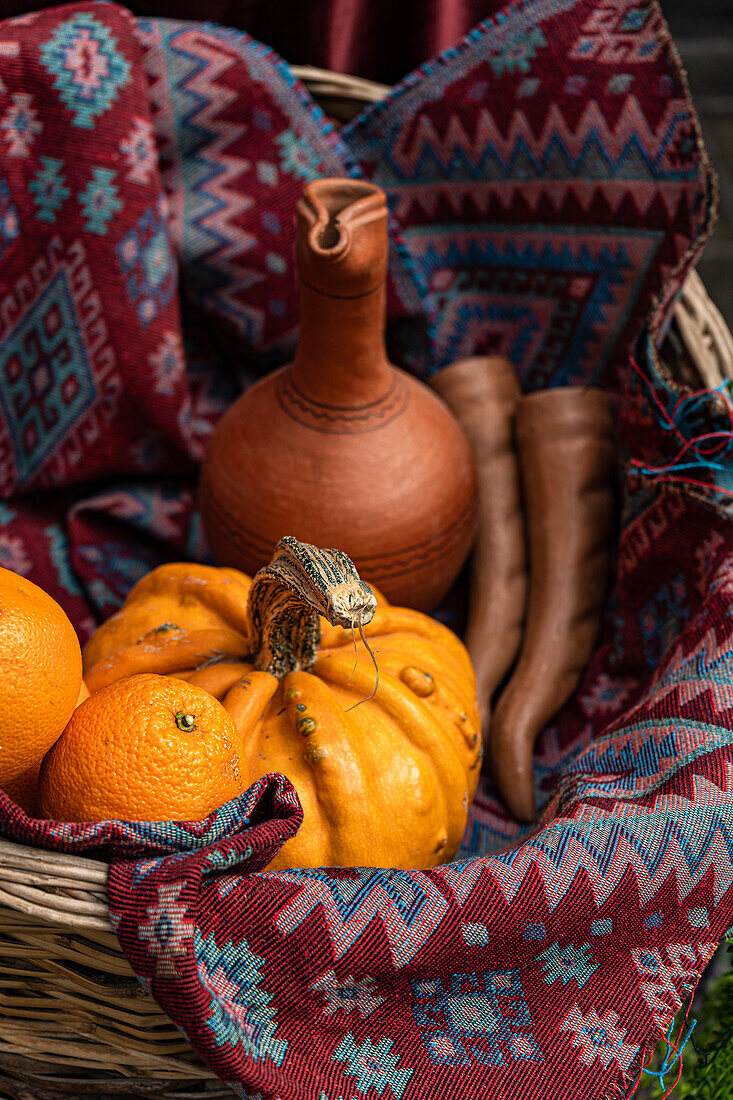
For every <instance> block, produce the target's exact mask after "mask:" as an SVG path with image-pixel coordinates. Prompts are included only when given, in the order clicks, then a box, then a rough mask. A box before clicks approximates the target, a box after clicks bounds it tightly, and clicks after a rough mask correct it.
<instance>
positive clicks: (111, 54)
mask: <svg viewBox="0 0 733 1100" xmlns="http://www.w3.org/2000/svg"><path fill="white" fill-rule="evenodd" d="M41 63H42V64H43V65H44V66H45V68H46V69H48V71H49V72H50V73H51V74H52V76H53V78H54V81H53V83H54V87H55V88H56V91H57V92H58V94H59V98H60V99H61V102H62V103H63V104H64V106H65V107H66V108H67V109H68V110H69V111H71V113H72V115H73V116H74V117H73V119H72V124H73V125H74V126H80V127H82V128H84V129H86V130H92V129H93V128H94V126H95V124H96V120H97V118H98V117H99V116H100V115H103V114H104V113H105V111H108V110H109V108H110V107H111V106H112V104H113V103H114V101H115V99H117V97H118V95H119V93H120V89H121V88H123V87H124V86H125V84H127V83H128V81H129V79H130V63H129V61H128V60H127V58H125V57H123V55H122V54H121V53H120V51H119V49H118V48H117V39H116V38H115V37H114V35H113V34H112V32H111V31H110V29H109V27H107V26H106V24H104V23H102V22H101V21H100V20H99V19H97V18H95V16H93V15H92V14H91V13H90V12H85V11H83V12H78V13H77V14H76V15H75V16H73V18H71V19H67V20H66V22H64V23H61V24H60V25H59V26H58V27H57V28H56V30H55V31H54V32H53V34H52V35H51V37H50V38H49V39H48V41H47V42H44V43H43V45H42V46H41Z"/></svg>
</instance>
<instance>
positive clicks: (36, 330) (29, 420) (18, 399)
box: [0, 271, 96, 480]
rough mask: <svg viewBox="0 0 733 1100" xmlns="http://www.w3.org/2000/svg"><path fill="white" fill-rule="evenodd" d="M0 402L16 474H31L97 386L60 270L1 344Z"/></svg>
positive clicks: (84, 407) (88, 403)
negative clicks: (0, 383)
mask: <svg viewBox="0 0 733 1100" xmlns="http://www.w3.org/2000/svg"><path fill="white" fill-rule="evenodd" d="M0 378H1V379H2V382H3V384H2V386H0V406H1V407H2V411H3V414H4V416H5V422H6V425H7V430H8V433H9V435H10V438H11V440H12V444H13V458H14V463H15V468H16V470H17V473H18V476H19V478H21V479H22V480H25V479H27V478H30V477H32V476H33V474H35V473H36V472H37V471H38V470H39V469H40V467H41V466H42V465H43V463H44V462H45V460H46V459H47V458H48V456H49V455H50V454H51V453H52V452H53V450H54V449H55V448H56V446H57V445H58V444H59V443H60V442H61V441H62V440H63V439H64V437H65V436H66V435H67V434H68V433H69V432H70V431H71V430H72V428H73V425H74V424H75V423H76V421H77V420H78V419H79V418H80V417H81V416H83V414H84V413H85V412H86V411H87V409H88V408H89V407H90V406H91V405H92V404H93V403H94V400H95V398H96V391H95V386H94V376H93V374H92V369H91V366H90V364H89V359H88V357H87V352H86V349H85V347H84V340H83V337H82V325H81V321H80V319H79V318H78V317H77V314H76V310H75V308H74V301H73V298H72V293H71V289H70V287H69V284H68V281H67V276H66V274H65V273H64V272H62V271H60V272H59V273H58V274H57V275H56V276H55V277H54V278H53V279H52V280H51V282H50V283H49V285H48V286H47V287H46V289H45V290H43V291H42V292H41V293H40V294H39V295H38V297H37V298H36V299H35V301H33V302H32V303H31V305H30V306H29V308H28V309H27V310H26V312H25V314H24V315H23V316H22V317H21V318H20V320H19V321H18V323H17V325H16V326H15V328H14V329H13V330H12V331H11V332H10V333H8V335H7V337H6V338H5V340H4V341H3V344H2V348H0Z"/></svg>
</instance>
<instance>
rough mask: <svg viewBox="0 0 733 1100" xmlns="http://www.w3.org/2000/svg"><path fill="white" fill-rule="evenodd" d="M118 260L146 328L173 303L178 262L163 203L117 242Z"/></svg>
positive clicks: (126, 284)
mask: <svg viewBox="0 0 733 1100" xmlns="http://www.w3.org/2000/svg"><path fill="white" fill-rule="evenodd" d="M117 260H118V263H119V265H120V270H121V271H122V274H123V275H124V277H125V286H126V288H127V294H128V297H129V299H130V301H131V302H132V303H133V305H134V306H135V308H136V310H137V314H138V317H139V318H140V322H141V323H142V325H143V326H144V327H147V325H149V324H150V322H151V321H154V320H155V318H156V317H157V316H158V315H159V314H160V313H161V311H162V310H163V309H165V307H166V306H167V305H168V303H169V302H170V300H171V298H172V296H173V291H174V289H175V285H176V265H175V260H174V257H173V251H172V249H171V245H170V236H169V232H168V225H167V222H166V220H165V209H164V204H163V203H162V202H158V203H157V204H156V206H154V207H151V208H150V209H149V210H146V211H145V213H144V214H143V215H142V217H141V218H140V220H139V221H138V223H137V225H136V226H134V228H132V229H131V230H130V231H129V232H128V233H126V234H125V236H124V237H123V238H122V240H121V241H120V243H119V244H118V245H117Z"/></svg>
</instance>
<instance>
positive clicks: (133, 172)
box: [120, 118, 158, 184]
mask: <svg viewBox="0 0 733 1100" xmlns="http://www.w3.org/2000/svg"><path fill="white" fill-rule="evenodd" d="M120 152H121V153H122V156H123V158H124V160H125V163H126V165H127V173H126V175H127V179H128V180H131V181H132V182H133V183H143V184H146V183H150V180H151V179H152V177H153V175H154V173H155V171H156V169H157V167H158V158H157V155H156V151H155V139H154V137H153V127H152V126H151V125H150V123H149V122H148V120H147V119H146V118H136V119H135V121H134V122H133V124H132V128H131V129H130V130H129V131H128V133H127V134H126V135H125V137H123V138H122V140H121V141H120Z"/></svg>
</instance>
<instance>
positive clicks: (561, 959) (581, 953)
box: [537, 943, 598, 989]
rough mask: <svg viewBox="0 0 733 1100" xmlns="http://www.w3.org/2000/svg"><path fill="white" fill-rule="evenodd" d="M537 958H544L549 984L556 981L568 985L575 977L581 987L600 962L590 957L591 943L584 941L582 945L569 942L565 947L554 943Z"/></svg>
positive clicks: (545, 974)
mask: <svg viewBox="0 0 733 1100" xmlns="http://www.w3.org/2000/svg"><path fill="white" fill-rule="evenodd" d="M537 958H538V959H542V969H543V970H544V980H545V982H546V983H547V985H552V984H553V983H554V982H556V981H561V982H562V984H563V985H567V984H568V982H569V981H570V979H571V978H574V979H575V982H576V984H577V986H578V989H580V987H581V986H582V985H585V983H586V982H587V981H588V979H589V978H590V977H591V976H592V975H593V974H595V972H596V970H597V969H598V963H597V962H595V960H594V959H593V958H591V957H590V944H589V943H584V944H583V945H582V946H581V947H576V946H575V944H574V943H569V944H567V945H566V946H565V947H563V948H561V947H560V944H559V943H553V944H551V945H550V947H548V948H547V950H546V951H543V952H542V954H541V955H538V956H537Z"/></svg>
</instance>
